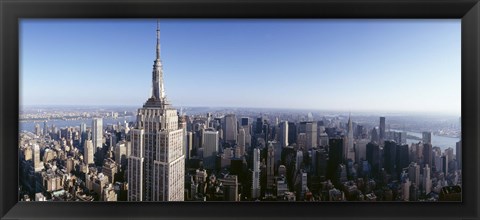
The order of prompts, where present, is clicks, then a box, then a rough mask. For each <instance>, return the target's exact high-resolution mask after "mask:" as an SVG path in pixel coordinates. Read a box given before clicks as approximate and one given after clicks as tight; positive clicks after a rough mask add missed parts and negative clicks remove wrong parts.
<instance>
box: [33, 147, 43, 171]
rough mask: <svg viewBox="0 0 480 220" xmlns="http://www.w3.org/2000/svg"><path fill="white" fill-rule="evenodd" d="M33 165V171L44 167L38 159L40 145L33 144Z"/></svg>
mask: <svg viewBox="0 0 480 220" xmlns="http://www.w3.org/2000/svg"><path fill="white" fill-rule="evenodd" d="M33 166H34V169H35V172H40V171H42V169H43V168H44V166H43V162H42V161H41V160H40V146H38V144H33Z"/></svg>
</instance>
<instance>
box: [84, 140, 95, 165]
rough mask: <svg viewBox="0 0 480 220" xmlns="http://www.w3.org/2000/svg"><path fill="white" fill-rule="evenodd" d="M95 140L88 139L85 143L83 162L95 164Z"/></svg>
mask: <svg viewBox="0 0 480 220" xmlns="http://www.w3.org/2000/svg"><path fill="white" fill-rule="evenodd" d="M93 149H94V147H93V141H92V140H86V141H85V143H84V144H83V152H84V153H83V154H84V155H83V162H84V163H85V164H87V165H88V164H93V163H94V161H93Z"/></svg>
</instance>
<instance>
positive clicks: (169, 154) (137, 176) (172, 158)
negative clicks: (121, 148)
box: [128, 23, 185, 201]
mask: <svg viewBox="0 0 480 220" xmlns="http://www.w3.org/2000/svg"><path fill="white" fill-rule="evenodd" d="M178 123H179V119H178V115H177V110H176V109H175V108H173V107H172V106H171V105H170V103H169V102H168V101H167V98H166V97H165V89H164V84H163V68H162V62H161V60H160V30H159V27H158V23H157V48H156V59H155V61H154V65H153V71H152V95H151V97H150V98H149V99H148V100H147V101H146V103H145V104H144V105H143V107H142V108H139V109H138V111H137V122H136V125H135V127H134V128H133V129H132V130H131V136H130V137H131V138H130V139H131V142H132V153H131V155H130V157H129V158H128V169H129V170H128V201H183V200H184V184H185V182H184V181H185V180H184V178H185V152H184V150H185V149H184V146H183V141H184V138H183V129H179V127H178Z"/></svg>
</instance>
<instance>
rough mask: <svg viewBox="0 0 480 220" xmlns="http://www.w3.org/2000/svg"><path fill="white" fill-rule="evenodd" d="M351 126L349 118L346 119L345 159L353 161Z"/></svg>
mask: <svg viewBox="0 0 480 220" xmlns="http://www.w3.org/2000/svg"><path fill="white" fill-rule="evenodd" d="M353 142H354V139H353V126H352V120H351V117H348V128H347V139H346V149H345V153H346V155H345V156H346V158H347V160H348V159H350V160H352V161H355V151H354V149H353Z"/></svg>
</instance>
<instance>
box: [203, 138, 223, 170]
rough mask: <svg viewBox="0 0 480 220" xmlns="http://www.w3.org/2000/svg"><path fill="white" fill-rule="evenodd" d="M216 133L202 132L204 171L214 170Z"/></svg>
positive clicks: (216, 145)
mask: <svg viewBox="0 0 480 220" xmlns="http://www.w3.org/2000/svg"><path fill="white" fill-rule="evenodd" d="M218 139H219V134H218V131H214V130H213V129H207V130H205V131H204V132H203V146H202V147H203V166H204V167H205V168H206V169H214V168H215V159H216V156H217V153H218Z"/></svg>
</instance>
